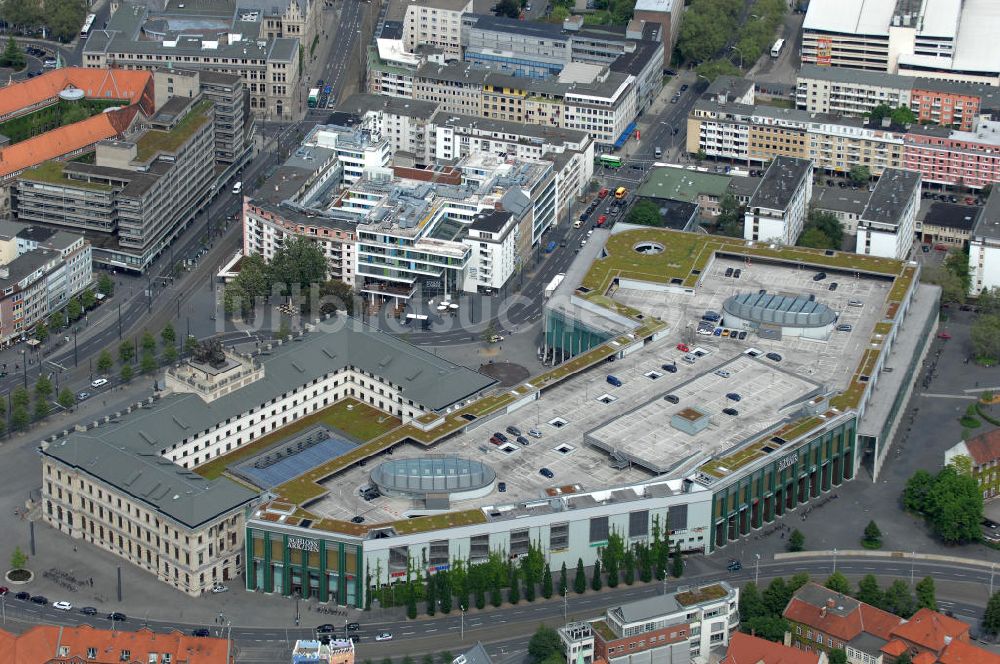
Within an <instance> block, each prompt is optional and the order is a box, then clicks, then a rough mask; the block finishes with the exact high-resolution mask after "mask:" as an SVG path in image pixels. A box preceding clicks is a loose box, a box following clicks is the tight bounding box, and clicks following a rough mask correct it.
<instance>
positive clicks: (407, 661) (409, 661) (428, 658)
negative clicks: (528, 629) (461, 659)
mask: <svg viewBox="0 0 1000 664" xmlns="http://www.w3.org/2000/svg"><path fill="white" fill-rule="evenodd" d="M558 636H559V635H558V634H557V635H556V637H557V638H558ZM454 660H455V655H453V654H452V653H451V651H450V650H444V651H442V652H440V653H438V656H437V657H435V656H434V655H431V654H429V653H428V654H426V655H424V656H423V657H421V658H420V659H419V660H418V659H416V658H414V657H412V656H411V655H406V656H404V657H403V658H402V659H400V660H398V664H451V663H452V662H453V661H454ZM364 664H375V662H374V661H373V660H371V659H366V660H364ZM379 664H395V663H394V662H393V659H392V657H385V658H383V659H381V660H380V661H379Z"/></svg>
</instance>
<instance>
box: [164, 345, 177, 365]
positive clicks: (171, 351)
mask: <svg viewBox="0 0 1000 664" xmlns="http://www.w3.org/2000/svg"><path fill="white" fill-rule="evenodd" d="M163 361H164V362H165V363H166V364H173V363H174V362H176V361H177V347H176V346H167V347H166V348H164V349H163Z"/></svg>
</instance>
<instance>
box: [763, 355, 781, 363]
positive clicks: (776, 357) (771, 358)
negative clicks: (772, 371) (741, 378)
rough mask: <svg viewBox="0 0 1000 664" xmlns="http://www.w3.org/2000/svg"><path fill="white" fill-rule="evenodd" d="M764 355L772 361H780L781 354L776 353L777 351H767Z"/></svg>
mask: <svg viewBox="0 0 1000 664" xmlns="http://www.w3.org/2000/svg"><path fill="white" fill-rule="evenodd" d="M764 357H766V358H767V359H769V360H772V361H774V362H781V356H780V355H778V354H777V353H768V354H767V355H765V356H764Z"/></svg>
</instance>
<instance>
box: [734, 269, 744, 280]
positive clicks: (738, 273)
mask: <svg viewBox="0 0 1000 664" xmlns="http://www.w3.org/2000/svg"><path fill="white" fill-rule="evenodd" d="M741 274H743V270H742V269H740V268H736V269H735V270H733V279H739V278H740V275H741Z"/></svg>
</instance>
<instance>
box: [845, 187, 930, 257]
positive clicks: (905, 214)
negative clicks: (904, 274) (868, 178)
mask: <svg viewBox="0 0 1000 664" xmlns="http://www.w3.org/2000/svg"><path fill="white" fill-rule="evenodd" d="M919 208H920V173H917V172H914V171H903V170H899V169H895V168H889V169H886V170H885V172H883V173H882V175H881V176H880V177H879V179H878V183H877V184H876V185H875V189H874V191H872V195H871V198H870V199H869V200H868V205H867V206H865V211H864V212H862V213H861V218H860V219H859V220H858V230H857V233H858V236H857V248H856V249H855V252H856V253H859V254H866V255H870V256H882V257H884V258H895V259H897V260H906V259H907V258H908V257H909V255H910V252H911V251H912V250H913V239H914V237H915V235H914V233H915V230H916V229H915V226H916V218H917V210H918V209H919Z"/></svg>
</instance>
